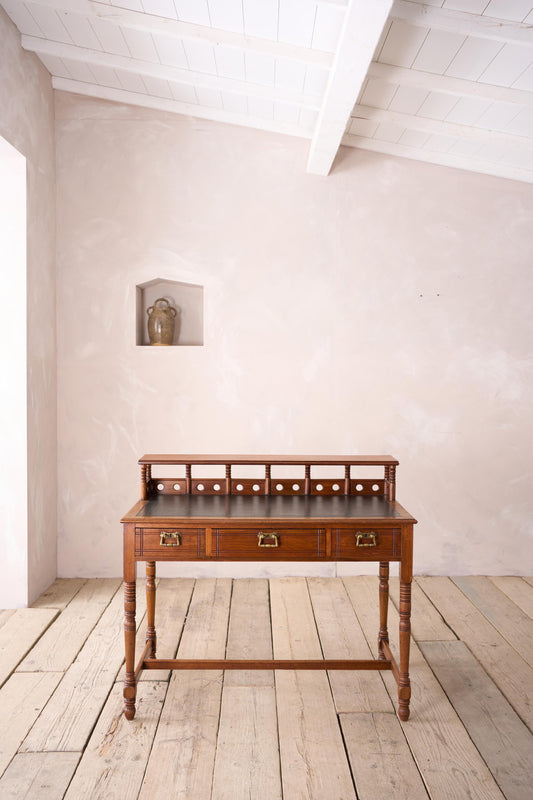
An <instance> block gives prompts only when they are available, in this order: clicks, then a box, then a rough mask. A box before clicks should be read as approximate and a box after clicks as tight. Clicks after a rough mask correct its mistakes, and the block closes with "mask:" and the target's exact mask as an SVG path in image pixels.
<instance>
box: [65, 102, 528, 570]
mask: <svg viewBox="0 0 533 800" xmlns="http://www.w3.org/2000/svg"><path fill="white" fill-rule="evenodd" d="M56 99H57V105H56V132H57V202H58V265H57V269H58V308H57V317H58V409H59V437H58V442H59V482H60V488H59V571H60V574H61V575H63V576H69V575H116V574H119V573H120V571H121V537H120V526H119V524H118V521H119V519H120V516H121V514H122V513H124V512H125V511H126V510H127V509H128V508H129V507H130V506H131V505H133V503H134V502H135V500H136V499H137V494H138V468H137V465H136V461H137V458H138V457H139V456H140V455H141V454H142V453H144V452H179V451H182V452H202V451H207V452H217V451H218V452H228V451H229V452H231V451H234V452H254V451H256V452H274V453H275V452H288V453H298V452H315V453H316V452H325V453H327V452H331V453H333V452H347V453H358V452H359V453H365V452H370V453H382V452H383V453H389V452H390V453H392V454H393V455H395V456H396V457H398V458H399V460H400V468H399V491H398V494H399V499H400V502H402V503H403V504H404V505H405V506H406V507H407V508H408V509H409V510H410V511H411V512H412V513H413V514H414V515H415V516H416V517H417V518H418V519H419V521H420V524H419V525H418V528H417V544H416V551H415V562H416V570H417V572H419V573H421V572H424V573H434V574H457V573H488V574H506V573H511V574H512V573H514V574H527V573H529V574H531V573H532V572H533V548H532V547H531V545H532V539H531V519H532V518H533V514H532V511H533V509H532V493H531V490H530V480H531V466H530V457H529V449H530V447H528V445H530V444H531V434H532V426H533V419H532V416H531V413H530V397H531V360H530V353H531V314H530V306H531V297H532V296H533V286H532V270H531V261H532V258H531V256H532V245H533V233H532V231H533V187H532V186H530V185H526V184H522V183H518V182H513V181H507V180H503V179H498V178H493V177H488V176H483V175H479V174H475V173H466V172H461V171H458V170H453V169H448V168H445V167H438V166H432V165H428V164H423V163H418V162H414V161H408V160H404V159H396V158H393V157H386V156H382V155H378V154H371V153H365V152H361V151H356V150H348V149H346V150H345V151H344V152H343V154H342V158H341V159H340V162H339V163H338V165H337V167H336V169H335V171H334V172H333V174H332V175H331V176H330V177H328V178H320V177H316V176H312V175H307V174H306V173H305V162H306V154H307V150H308V143H307V142H304V141H302V140H298V139H293V138H289V137H282V136H279V135H276V134H269V133H264V132H259V131H253V130H248V129H244V128H238V127H231V126H228V125H223V124H217V123H210V122H206V121H197V120H193V119H189V118H185V117H181V116H173V115H170V114H165V113H160V112H155V111H154V112H151V111H148V110H143V109H138V108H132V107H127V106H120V105H112V104H109V103H105V102H103V101H97V100H92V99H82V98H79V97H75V96H72V95H66V94H61V93H58V94H57V98H56ZM155 277H162V278H169V279H171V280H183V281H188V282H191V283H201V284H203V285H204V286H205V340H204V341H205V344H204V346H203V347H190V348H187V347H184V348H180V347H174V348H148V347H144V348H143V347H136V346H135V318H134V315H135V286H136V284H138V283H142V282H145V281H147V280H150V279H151V278H155ZM194 569H195V570H196V569H197V568H196V567H194ZM210 569H211V570H212V571H213V570H216V567H213V566H210ZM225 569H229V567H225ZM254 569H255V570H256V571H255V572H254ZM309 569H310V565H307V569H306V571H307V572H309ZM333 569H334V567H328V568H327V570H330V572H329V574H331V570H333ZM231 570H232V571H233V572H234V573H235V574H242V572H243V570H246V571H247V572H248V574H258V572H257V570H258V567H257V565H255V567H253V568H248V567H238V566H236V565H231ZM198 572H200V570H198ZM204 574H205V573H204Z"/></svg>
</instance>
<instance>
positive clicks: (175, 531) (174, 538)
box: [135, 528, 205, 561]
mask: <svg viewBox="0 0 533 800" xmlns="http://www.w3.org/2000/svg"><path fill="white" fill-rule="evenodd" d="M135 556H136V557H140V558H143V559H146V560H147V561H149V560H150V558H153V559H155V560H157V561H188V560H192V561H194V560H197V559H199V558H205V530H204V529H203V528H135Z"/></svg>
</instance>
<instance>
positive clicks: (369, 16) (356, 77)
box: [307, 0, 392, 175]
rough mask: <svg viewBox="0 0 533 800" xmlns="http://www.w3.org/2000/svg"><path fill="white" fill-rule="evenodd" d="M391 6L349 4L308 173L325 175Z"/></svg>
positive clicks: (388, 0)
mask: <svg viewBox="0 0 533 800" xmlns="http://www.w3.org/2000/svg"><path fill="white" fill-rule="evenodd" d="M391 6H392V0H372V2H370V3H369V2H366V0H350V3H349V5H348V7H347V9H346V14H345V18H344V26H343V29H342V32H341V35H340V39H339V44H338V47H337V52H336V54H335V59H334V61H333V66H332V68H331V71H330V75H329V81H328V85H327V88H326V92H325V94H324V100H323V103H322V108H321V109H320V113H319V115H318V121H317V124H316V128H315V132H314V134H313V139H312V141H311V148H310V151H309V159H308V162H307V171H308V172H312V173H315V174H318V175H327V174H328V173H329V171H330V169H331V166H332V164H333V161H334V159H335V155H336V153H337V150H338V149H339V145H340V143H341V140H342V137H343V135H344V132H345V130H346V124H347V122H348V119H349V118H350V112H351V111H352V109H353V107H354V104H355V101H356V100H357V97H358V95H359V92H360V91H361V87H362V85H363V82H364V79H365V76H366V73H367V70H368V65H369V64H370V61H371V59H372V55H373V53H374V50H375V48H376V46H377V43H378V41H379V37H380V36H381V33H382V31H383V28H384V26H385V23H386V22H387V18H388V16H389V12H390V9H391Z"/></svg>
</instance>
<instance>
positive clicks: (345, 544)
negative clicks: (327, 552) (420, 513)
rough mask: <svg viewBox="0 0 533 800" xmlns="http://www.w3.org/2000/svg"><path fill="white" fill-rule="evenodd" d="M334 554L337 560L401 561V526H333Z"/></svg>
mask: <svg viewBox="0 0 533 800" xmlns="http://www.w3.org/2000/svg"><path fill="white" fill-rule="evenodd" d="M331 534H332V556H333V557H334V558H335V559H336V560H337V561H343V560H346V561H354V560H355V561H399V560H400V556H401V542H402V539H401V531H400V529H399V528H378V527H369V526H368V527H367V526H365V527H357V528H333V530H332V532H331Z"/></svg>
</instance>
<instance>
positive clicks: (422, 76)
mask: <svg viewBox="0 0 533 800" xmlns="http://www.w3.org/2000/svg"><path fill="white" fill-rule="evenodd" d="M532 2H533V0H427V1H426V2H425V3H419V2H412V1H411V0H102V1H101V2H100V1H99V2H96V0H0V5H2V6H3V7H4V9H5V11H6V12H7V13H8V14H9V16H10V17H11V19H12V20H13V22H14V23H15V24H16V25H17V27H18V29H19V30H20V32H21V34H22V37H21V40H22V46H23V47H24V48H25V49H26V50H30V51H33V52H35V53H36V54H37V55H38V57H39V58H40V59H41V61H42V62H43V63H44V65H45V66H46V67H47V69H48V70H49V72H50V73H51V75H52V81H53V86H54V87H55V88H56V89H61V90H64V91H69V92H75V93H78V94H84V95H90V96H92V97H99V98H104V99H107V100H112V101H118V102H124V103H130V104H134V105H141V106H146V107H149V108H157V109H163V110H166V111H172V112H175V113H178V114H186V115H190V116H195V117H202V118H206V119H213V120H218V121H222V122H227V123H230V124H235V125H246V126H249V127H252V128H259V129H263V130H269V131H277V132H280V133H283V134H287V135H293V136H301V137H305V138H307V139H309V140H310V147H309V159H308V164H307V169H308V171H309V172H313V173H318V174H322V175H327V174H328V172H329V171H330V169H331V167H332V164H333V161H334V158H335V155H336V153H337V151H338V148H339V146H340V145H341V144H344V145H348V146H350V147H358V148H363V149H366V150H375V151H377V152H380V153H390V154H392V155H395V156H401V157H405V158H413V159H417V160H421V161H428V162H431V163H436V164H444V165H448V166H453V167H459V168H461V169H467V170H474V171H476V172H483V173H488V174H491V175H500V176H503V177H507V178H513V179H516V180H522V181H528V182H533V5H532Z"/></svg>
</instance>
